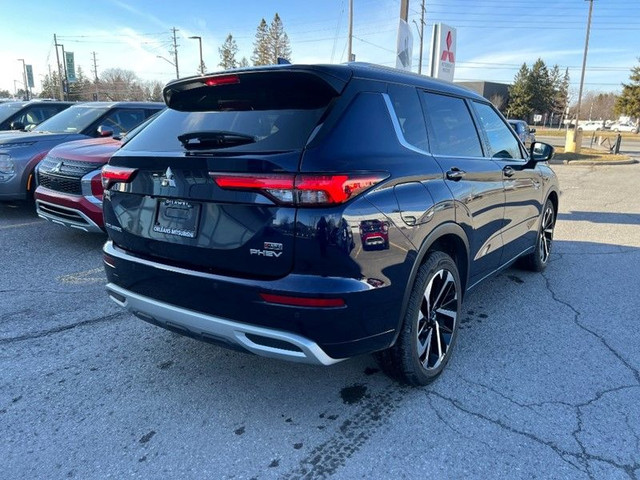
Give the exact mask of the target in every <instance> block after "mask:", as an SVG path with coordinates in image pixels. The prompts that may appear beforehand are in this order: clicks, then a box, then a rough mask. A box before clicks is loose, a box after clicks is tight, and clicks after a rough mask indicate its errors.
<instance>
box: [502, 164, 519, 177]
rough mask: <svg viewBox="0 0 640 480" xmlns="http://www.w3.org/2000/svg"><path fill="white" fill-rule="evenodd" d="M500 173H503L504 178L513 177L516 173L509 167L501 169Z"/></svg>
mask: <svg viewBox="0 0 640 480" xmlns="http://www.w3.org/2000/svg"><path fill="white" fill-rule="evenodd" d="M502 173H504V176H505V177H513V176H514V175H515V173H516V171H515V170H514V169H513V168H511V167H510V166H509V165H507V166H506V167H504V168H503V169H502Z"/></svg>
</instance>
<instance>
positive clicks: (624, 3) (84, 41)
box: [0, 0, 640, 95]
mask: <svg viewBox="0 0 640 480" xmlns="http://www.w3.org/2000/svg"><path fill="white" fill-rule="evenodd" d="M425 3H426V16H425V21H426V27H425V41H424V45H425V47H424V50H425V53H424V56H423V72H424V71H426V70H427V68H428V49H429V41H430V37H431V28H432V25H433V23H434V22H438V21H442V22H445V23H447V24H449V25H451V26H454V27H457V31H458V39H457V65H456V72H455V80H456V81H458V80H489V81H497V82H504V83H509V82H511V81H512V80H513V77H514V75H515V73H516V72H517V70H518V68H519V66H520V65H521V64H522V63H523V62H527V63H528V64H529V65H530V64H531V63H533V62H534V61H535V60H536V59H537V58H538V57H541V58H542V59H543V60H544V61H545V62H546V63H547V65H549V66H551V65H553V64H558V65H559V66H560V67H562V68H563V69H564V68H566V67H568V68H569V72H570V75H571V81H572V90H573V91H574V92H577V86H578V83H579V80H580V67H581V64H582V52H583V49H584V40H585V31H586V19H587V13H588V5H589V2H588V1H585V0H555V1H554V0H536V1H531V0H510V1H508V0H426V1H425ZM420 4H421V0H409V9H410V23H411V25H412V29H413V33H414V45H413V53H414V55H413V67H414V70H415V71H417V67H418V51H419V46H418V42H419V40H418V35H417V29H416V27H415V26H414V25H413V21H414V20H415V21H416V23H418V22H419V18H420V15H419V12H420ZM399 10H400V0H354V40H353V52H354V53H355V54H356V57H357V60H359V61H368V62H373V63H380V64H383V65H390V66H393V65H395V45H396V35H397V28H398V15H399ZM0 12H2V22H1V23H0V25H1V27H2V28H0V65H2V69H0V89H7V90H9V91H11V92H13V90H14V80H16V81H17V83H16V84H15V85H17V86H18V88H20V86H21V82H22V73H21V72H22V70H21V68H22V67H21V63H20V62H18V61H17V59H18V58H24V59H25V61H26V63H28V64H33V66H34V76H35V81H36V91H37V90H39V88H40V81H41V80H42V77H43V76H44V74H45V73H47V72H48V69H49V66H51V68H52V69H55V49H54V48H53V34H54V33H56V34H57V35H58V36H59V39H58V42H59V43H62V44H64V47H65V49H66V50H67V51H73V52H74V53H75V62H76V65H77V66H80V67H82V69H83V70H84V72H85V73H86V74H88V73H89V72H90V71H91V70H92V56H91V52H93V51H95V52H96V54H97V63H98V73H100V72H101V71H102V70H104V69H106V68H110V67H120V68H126V69H130V70H133V71H134V72H135V73H136V74H137V75H138V76H139V77H140V78H142V79H145V80H160V81H162V82H163V83H164V82H167V81H169V80H171V79H172V78H174V77H175V69H174V67H173V66H172V65H170V64H169V63H167V62H165V61H164V60H162V59H160V58H157V56H158V55H161V56H164V57H166V58H170V55H169V53H168V51H169V48H170V45H169V44H170V31H169V29H170V28H171V27H174V26H175V27H176V28H178V29H179V32H178V44H179V47H178V52H179V66H180V74H181V76H187V75H192V74H195V73H196V69H197V67H198V62H199V59H198V42H197V41H196V40H191V39H188V38H187V37H189V36H193V35H199V36H201V37H202V38H203V50H204V62H205V64H206V66H207V68H208V70H209V71H213V70H216V69H217V68H218V67H217V63H218V62H219V55H218V47H219V46H220V45H221V44H222V42H223V41H224V39H225V37H226V35H227V34H228V33H231V34H233V36H234V37H235V38H236V41H237V43H238V46H239V47H240V52H239V57H242V56H246V57H247V58H250V56H251V53H252V49H253V46H252V42H253V39H254V35H255V31H256V27H257V25H258V23H259V22H260V19H261V18H263V17H264V18H265V19H266V20H267V22H270V21H271V19H272V18H273V15H274V13H275V12H278V13H279V14H280V17H281V18H282V20H283V22H284V27H285V31H286V32H287V34H288V35H289V38H290V40H291V45H292V50H293V61H294V62H295V63H340V62H344V61H345V60H346V45H347V19H348V0H303V1H291V0H289V1H269V0H261V1H257V0H248V1H243V0H237V1H235V2H234V1H225V2H222V1H215V0H212V1H209V2H202V1H193V0H181V1H179V2H175V1H173V2H162V1H157V0H156V1H147V0H140V1H133V0H102V1H99V2H87V1H86V0H83V1H79V0H64V1H55V2H54V1H51V0H39V1H38V2H15V1H9V0H0ZM593 12H594V13H593V23H592V29H591V38H590V42H589V56H588V60H587V72H586V77H585V90H586V91H592V90H597V91H605V92H608V91H620V89H621V86H620V83H621V82H623V81H627V80H628V77H629V70H630V69H631V67H633V66H635V65H638V58H637V57H638V56H640V35H639V33H640V1H639V0H595V2H594V9H593ZM576 95H577V94H576Z"/></svg>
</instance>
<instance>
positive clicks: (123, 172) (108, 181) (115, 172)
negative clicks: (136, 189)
mask: <svg viewBox="0 0 640 480" xmlns="http://www.w3.org/2000/svg"><path fill="white" fill-rule="evenodd" d="M137 171H138V169H137V168H127V167H113V166H111V165H105V166H104V167H102V173H101V177H102V188H104V189H105V190H107V189H108V188H109V187H110V186H111V185H113V184H114V183H119V182H130V181H131V180H132V179H133V175H134V174H135V173H136V172H137Z"/></svg>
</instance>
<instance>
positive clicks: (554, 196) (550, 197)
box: [542, 190, 560, 220]
mask: <svg viewBox="0 0 640 480" xmlns="http://www.w3.org/2000/svg"><path fill="white" fill-rule="evenodd" d="M547 200H551V203H553V215H554V220H555V219H556V218H558V205H559V202H560V198H559V195H558V192H556V191H555V190H551V191H550V192H549V194H548V195H547ZM547 200H545V201H544V203H547ZM542 205H543V207H544V204H542Z"/></svg>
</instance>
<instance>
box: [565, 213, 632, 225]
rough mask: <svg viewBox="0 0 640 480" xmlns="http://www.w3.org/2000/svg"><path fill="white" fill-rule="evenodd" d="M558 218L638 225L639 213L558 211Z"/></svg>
mask: <svg viewBox="0 0 640 480" xmlns="http://www.w3.org/2000/svg"><path fill="white" fill-rule="evenodd" d="M558 220H562V221H567V220H568V221H575V222H592V223H612V224H613V223H617V224H622V225H640V213H618V212H580V211H571V212H569V213H558Z"/></svg>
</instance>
